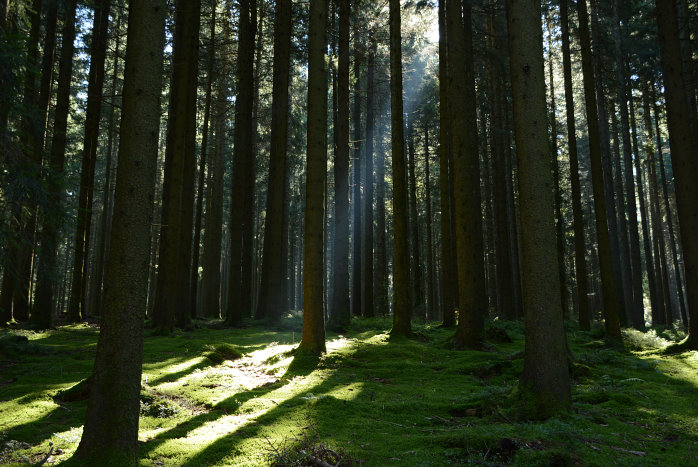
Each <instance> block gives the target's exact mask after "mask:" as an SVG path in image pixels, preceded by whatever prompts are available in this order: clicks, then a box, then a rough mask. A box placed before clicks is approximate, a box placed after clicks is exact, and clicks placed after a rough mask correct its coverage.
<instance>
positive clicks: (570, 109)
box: [560, 0, 591, 331]
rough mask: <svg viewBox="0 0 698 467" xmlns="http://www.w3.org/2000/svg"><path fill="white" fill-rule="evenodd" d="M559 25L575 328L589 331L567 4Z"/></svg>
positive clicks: (565, 2) (563, 8) (563, 0)
mask: <svg viewBox="0 0 698 467" xmlns="http://www.w3.org/2000/svg"><path fill="white" fill-rule="evenodd" d="M560 21H561V23H562V60H563V68H564V70H563V73H564V80H565V105H566V109H567V111H566V114H567V142H568V146H569V148H568V150H569V158H570V184H571V187H572V193H571V196H572V217H573V228H574V257H575V259H574V265H575V276H576V281H577V309H578V314H579V327H580V328H581V329H583V330H587V331H588V330H589V329H590V327H591V312H590V310H589V297H588V293H589V287H588V285H587V269H586V248H585V246H584V215H583V211H582V194H581V188H580V182H579V157H578V154H577V134H576V132H577V130H576V123H575V118H574V93H573V91H572V63H571V60H570V39H569V18H568V1H567V0H561V1H560Z"/></svg>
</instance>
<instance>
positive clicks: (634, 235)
mask: <svg viewBox="0 0 698 467" xmlns="http://www.w3.org/2000/svg"><path fill="white" fill-rule="evenodd" d="M618 3H619V0H614V2H613V15H614V21H613V23H614V43H615V59H616V81H617V83H616V84H617V86H618V105H619V107H620V125H621V135H622V141H623V162H624V165H625V167H624V168H625V189H626V193H627V195H626V200H627V204H628V209H627V215H628V232H629V234H630V267H631V269H632V277H631V279H632V280H631V285H632V298H633V299H632V308H631V309H630V310H628V311H629V315H630V318H631V321H632V325H633V327H634V328H635V329H639V330H644V329H645V310H644V293H643V290H642V257H641V256H640V234H639V231H638V222H637V203H636V198H635V185H634V183H633V161H632V159H633V149H632V146H631V142H630V117H629V115H628V106H627V102H628V93H627V90H626V78H625V68H624V63H623V62H624V60H623V43H622V31H621V24H620V13H619V11H618ZM635 157H636V158H637V157H639V154H637V153H636V154H635Z"/></svg>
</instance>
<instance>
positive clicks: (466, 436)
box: [0, 318, 698, 466]
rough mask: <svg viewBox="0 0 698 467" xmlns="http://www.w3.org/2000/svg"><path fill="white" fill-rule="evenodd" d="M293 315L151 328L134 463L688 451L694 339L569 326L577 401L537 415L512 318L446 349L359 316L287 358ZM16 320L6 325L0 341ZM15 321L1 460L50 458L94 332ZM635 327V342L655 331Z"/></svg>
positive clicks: (637, 457) (649, 455)
mask: <svg viewBox="0 0 698 467" xmlns="http://www.w3.org/2000/svg"><path fill="white" fill-rule="evenodd" d="M295 324H296V321H295V318H289V319H288V320H285V321H284V322H283V323H282V326H281V329H287V330H286V331H269V330H266V329H263V328H261V327H252V328H245V329H240V330H228V329H210V328H206V327H200V328H198V329H196V330H194V331H191V332H186V333H180V334H176V335H173V336H168V337H161V336H148V337H146V340H145V343H144V366H143V381H144V384H143V391H142V394H141V421H140V434H139V439H140V440H141V444H140V446H139V456H140V461H139V462H140V464H141V465H173V466H174V465H185V464H186V465H240V466H257V465H269V464H272V463H276V464H277V465H308V461H309V457H308V456H313V457H315V458H317V459H321V460H324V461H325V462H328V463H333V462H334V461H335V459H336V457H335V456H334V454H333V453H337V454H338V455H340V456H341V457H342V459H343V461H342V463H341V465H351V462H354V463H356V464H358V463H359V462H360V463H361V465H389V464H400V465H445V464H449V463H451V464H474V463H477V464H482V465H492V466H495V465H504V464H506V465H521V466H524V465H525V466H528V465H576V464H582V465H598V466H607V465H618V466H620V465H623V466H625V465H681V464H685V465H690V464H691V461H692V460H693V456H694V452H695V446H696V443H698V425H697V424H696V419H697V417H698V412H697V411H696V408H695V403H694V401H695V399H696V396H698V371H696V370H698V353H697V352H684V353H681V354H678V355H664V354H662V353H659V352H657V351H656V350H639V351H633V350H630V349H632V348H639V347H638V346H637V345H636V344H631V343H628V337H627V336H628V335H629V333H625V334H626V339H625V341H626V342H625V347H621V346H612V347H609V346H608V345H607V344H606V343H604V341H595V340H594V337H592V336H591V335H590V333H586V332H582V331H579V330H578V329H575V328H570V329H569V330H568V332H569V336H570V348H571V351H572V353H573V355H574V358H575V362H574V363H573V365H572V369H573V374H574V380H575V382H576V384H575V385H574V386H573V410H572V411H571V412H569V413H567V414H562V415H558V416H554V417H552V418H549V419H547V420H543V421H541V420H538V421H535V417H527V416H526V414H525V413H524V412H525V411H524V410H522V407H523V408H525V404H522V401H521V399H520V398H519V396H520V391H519V389H518V388H519V380H518V378H519V376H520V374H521V372H522V369H523V352H522V350H523V325H522V324H521V323H509V322H503V321H497V322H495V323H492V324H490V325H489V326H494V327H496V328H498V329H502V330H504V331H505V332H506V335H507V336H509V337H510V338H511V340H512V341H513V342H505V341H504V342H490V343H491V348H490V349H489V350H488V351H485V352H482V351H472V350H467V351H457V350H454V349H453V348H452V347H451V348H449V347H448V346H446V345H445V344H444V343H445V342H447V341H449V340H450V337H451V335H452V330H448V329H442V328H438V327H435V326H431V325H416V326H414V328H413V329H414V330H415V334H418V335H422V336H423V337H424V338H423V339H403V340H400V341H399V342H391V341H390V340H389V335H388V334H387V329H388V327H389V325H390V323H389V322H388V321H385V322H384V321H382V320H381V319H380V318H376V319H372V320H355V321H354V323H352V327H351V329H350V331H349V332H347V333H346V334H343V335H342V336H338V335H336V334H329V335H328V339H329V340H328V352H327V354H325V355H323V356H322V357H320V358H315V357H306V356H299V355H294V352H293V349H294V348H295V347H296V346H297V343H298V339H299V335H298V333H297V330H294V329H295V327H294V325H295ZM18 332H19V331H17V330H12V331H2V333H0V341H2V340H4V339H12V338H13V336H17V335H18ZM22 334H23V335H25V336H26V338H27V342H26V343H25V344H24V345H29V344H34V345H36V346H40V347H41V348H42V349H44V350H46V351H47V353H42V354H32V353H26V354H24V353H16V354H14V355H13V356H11V357H10V358H9V361H5V360H3V362H2V363H0V365H3V366H2V368H1V369H2V374H3V376H2V377H0V400H1V401H2V402H0V433H2V435H1V436H0V443H2V446H0V452H2V456H3V457H2V462H23V461H24V460H23V459H27V460H28V461H30V462H34V463H36V462H38V461H39V460H40V459H41V457H42V456H43V455H44V454H45V453H46V452H48V449H49V447H48V443H49V442H51V443H53V445H54V447H55V448H56V450H54V454H53V455H52V458H51V460H52V461H57V462H60V461H63V460H65V459H67V458H69V457H70V455H71V454H72V452H73V451H74V449H75V448H76V447H77V444H78V442H79V440H80V434H81V428H80V426H81V425H82V423H83V420H84V417H85V409H86V401H78V402H57V401H56V400H55V399H54V397H53V396H55V395H56V394H57V393H58V392H59V391H61V390H63V389H66V388H70V387H72V386H74V385H75V384H76V383H77V382H80V381H83V380H85V378H86V377H87V376H89V375H90V373H91V371H92V359H93V357H94V351H95V343H96V338H97V331H96V329H94V328H89V327H82V326H70V327H64V328H60V329H58V330H55V331H50V332H46V333H33V332H22ZM496 334H498V333H496ZM630 334H632V336H633V337H632V339H633V340H634V342H645V341H646V340H648V341H649V342H651V341H652V340H653V339H654V337H652V336H653V333H651V332H649V333H647V334H646V335H644V336H642V335H639V334H635V333H633V332H630ZM588 342H593V344H592V345H587V346H585V345H584V344H586V343H588ZM650 347H652V346H651V345H649V344H647V345H646V346H643V347H642V349H645V348H650ZM216 348H233V349H236V350H237V351H239V353H240V354H242V355H241V356H240V357H239V358H237V359H233V360H230V359H228V358H226V360H224V361H223V362H222V363H221V364H215V365H212V362H211V360H210V359H209V358H207V357H208V354H209V353H212V352H213V351H214V349H216ZM226 355H228V354H226ZM5 375H7V376H5ZM529 415H530V414H529ZM7 443H10V444H7ZM10 448H11V449H10ZM57 450H60V451H57ZM57 452H60V453H57Z"/></svg>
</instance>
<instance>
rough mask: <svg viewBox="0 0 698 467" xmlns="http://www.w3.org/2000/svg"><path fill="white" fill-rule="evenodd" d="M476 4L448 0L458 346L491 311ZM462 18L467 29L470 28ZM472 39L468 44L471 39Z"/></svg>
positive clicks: (473, 337) (472, 337) (475, 337)
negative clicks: (486, 266) (478, 114)
mask: <svg viewBox="0 0 698 467" xmlns="http://www.w3.org/2000/svg"><path fill="white" fill-rule="evenodd" d="M470 9H471V6H470V5H469V4H466V9H465V15H462V11H463V10H462V9H461V2H460V0H447V1H446V21H447V30H448V34H447V36H448V37H447V41H448V63H449V73H448V75H449V76H448V78H449V80H448V88H449V100H450V102H451V104H452V105H451V106H450V110H451V112H450V118H451V121H452V124H453V128H454V129H455V128H459V129H462V131H453V132H452V134H451V145H452V146H451V147H452V150H453V166H454V173H453V175H454V177H453V181H454V189H455V191H454V195H455V220H456V252H457V253H456V261H457V266H458V291H459V293H458V296H459V314H458V330H457V331H456V336H455V343H456V346H457V347H463V346H465V347H471V348H477V347H480V346H481V342H480V339H481V334H482V331H483V327H484V318H485V314H486V313H487V284H486V281H485V274H484V259H483V254H482V252H483V240H482V214H481V212H480V180H479V177H480V167H479V166H480V160H479V156H478V152H477V126H476V123H475V118H476V116H475V81H474V80H475V75H474V70H473V67H474V62H473V56H472V25H471V13H470ZM463 23H465V28H466V29H467V30H468V34H465V32H464V27H463ZM466 41H467V44H466Z"/></svg>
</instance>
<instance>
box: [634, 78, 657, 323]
mask: <svg viewBox="0 0 698 467" xmlns="http://www.w3.org/2000/svg"><path fill="white" fill-rule="evenodd" d="M630 94H632V92H631V93H630ZM630 128H631V130H632V143H633V153H634V154H635V160H634V162H635V164H634V169H635V184H636V185H637V197H638V200H639V201H640V221H641V225H642V245H643V249H644V253H645V269H646V271H647V283H648V285H649V293H650V312H651V313H654V309H655V308H656V307H657V306H658V305H657V300H658V297H657V276H656V274H655V269H654V264H655V263H654V261H655V260H654V258H653V257H652V247H651V243H652V242H651V239H650V228H649V226H650V222H649V213H648V210H647V197H646V195H645V184H644V181H643V173H645V177H644V178H646V177H647V175H646V171H645V170H644V169H643V163H642V162H641V160H640V150H639V146H638V142H637V122H636V120H635V105H634V101H633V99H632V97H631V98H630ZM648 147H649V145H648ZM642 326H643V328H644V326H645V309H644V304H643V309H642Z"/></svg>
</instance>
